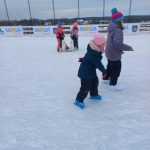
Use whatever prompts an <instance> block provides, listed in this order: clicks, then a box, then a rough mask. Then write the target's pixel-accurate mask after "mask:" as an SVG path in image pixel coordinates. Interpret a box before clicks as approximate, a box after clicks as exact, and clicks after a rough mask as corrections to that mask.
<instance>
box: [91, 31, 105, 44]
mask: <svg viewBox="0 0 150 150" xmlns="http://www.w3.org/2000/svg"><path fill="white" fill-rule="evenodd" d="M93 41H94V43H95V44H96V45H101V44H103V43H106V39H105V37H104V36H103V34H101V33H95V34H94V39H93Z"/></svg>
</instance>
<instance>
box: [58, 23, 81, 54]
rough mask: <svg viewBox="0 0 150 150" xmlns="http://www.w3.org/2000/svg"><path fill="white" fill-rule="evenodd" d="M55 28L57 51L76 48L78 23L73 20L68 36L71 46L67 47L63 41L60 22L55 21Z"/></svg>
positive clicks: (63, 35)
mask: <svg viewBox="0 0 150 150" xmlns="http://www.w3.org/2000/svg"><path fill="white" fill-rule="evenodd" d="M57 26H58V27H57V29H56V38H57V51H58V52H61V51H65V50H78V48H79V46H78V34H79V28H78V23H77V22H74V24H73V27H72V29H71V32H70V37H71V40H72V46H71V45H70V46H71V47H69V46H68V45H67V44H66V43H65V42H64V37H65V34H64V32H63V28H62V24H61V22H58V23H57Z"/></svg>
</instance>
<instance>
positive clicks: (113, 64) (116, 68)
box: [106, 60, 121, 85]
mask: <svg viewBox="0 0 150 150" xmlns="http://www.w3.org/2000/svg"><path fill="white" fill-rule="evenodd" d="M106 71H107V76H106V79H109V78H110V85H116V84H117V81H118V77H119V76H120V72H121V60H117V61H111V60H108V64H107V69H106Z"/></svg>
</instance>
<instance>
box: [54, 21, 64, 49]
mask: <svg viewBox="0 0 150 150" xmlns="http://www.w3.org/2000/svg"><path fill="white" fill-rule="evenodd" d="M57 25H58V28H57V29H56V38H57V51H58V52H59V51H61V48H62V40H63V39H64V32H63V29H62V24H61V22H58V24H57Z"/></svg>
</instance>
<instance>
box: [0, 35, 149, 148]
mask: <svg viewBox="0 0 150 150" xmlns="http://www.w3.org/2000/svg"><path fill="white" fill-rule="evenodd" d="M90 39H91V37H80V38H79V47H80V50H79V51H77V52H67V53H66V52H62V53H58V52H57V51H56V39H55V37H3V38H2V37H1V38H0V150H149V149H150V34H149V35H146V34H143V35H126V36H125V39H124V43H126V44H129V45H132V47H133V48H134V51H133V52H125V53H124V54H123V58H122V65H123V66H122V72H121V76H120V78H119V85H120V86H122V87H123V89H122V91H112V90H110V89H109V85H107V84H104V83H103V82H102V80H101V72H100V71H99V70H98V71H97V74H98V75H99V80H100V85H99V94H100V95H102V97H103V99H102V101H100V102H93V101H91V100H90V99H89V98H88V97H87V98H86V99H85V105H86V108H85V109H84V110H80V109H79V108H77V107H76V106H74V105H73V103H74V101H75V98H76V94H77V92H78V90H79V88H80V80H79V78H78V77H77V71H78V68H79V65H80V63H79V62H78V58H79V57H82V56H84V54H85V52H86V47H87V44H88V42H89V41H90ZM65 40H66V42H67V43H68V44H69V42H70V39H69V37H66V39H65ZM102 62H103V64H104V65H105V66H106V64H107V61H106V58H105V55H104V57H103V61H102Z"/></svg>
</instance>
